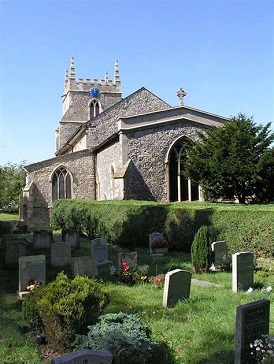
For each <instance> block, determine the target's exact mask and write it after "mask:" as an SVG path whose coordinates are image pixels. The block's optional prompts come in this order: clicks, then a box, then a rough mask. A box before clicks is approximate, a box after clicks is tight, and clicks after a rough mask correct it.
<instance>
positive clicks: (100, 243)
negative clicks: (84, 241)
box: [91, 238, 111, 265]
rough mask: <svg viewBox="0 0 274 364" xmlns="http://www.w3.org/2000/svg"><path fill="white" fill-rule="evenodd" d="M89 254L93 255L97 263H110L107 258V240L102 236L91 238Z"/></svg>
mask: <svg viewBox="0 0 274 364" xmlns="http://www.w3.org/2000/svg"><path fill="white" fill-rule="evenodd" d="M91 255H92V256H93V257H94V259H95V261H96V263H97V265H100V264H107V263H111V261H110V260H108V247H107V240H106V239H103V238H96V239H93V240H91Z"/></svg>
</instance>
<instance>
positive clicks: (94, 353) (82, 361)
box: [51, 349, 113, 364]
mask: <svg viewBox="0 0 274 364" xmlns="http://www.w3.org/2000/svg"><path fill="white" fill-rule="evenodd" d="M112 359H113V355H112V354H111V353H110V352H109V351H108V350H89V349H82V350H77V351H74V352H72V353H70V354H66V355H64V356H61V357H59V358H54V359H52V361H51V364H111V363H112Z"/></svg>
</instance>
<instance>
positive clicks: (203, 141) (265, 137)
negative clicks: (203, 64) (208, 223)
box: [184, 114, 274, 203]
mask: <svg viewBox="0 0 274 364" xmlns="http://www.w3.org/2000/svg"><path fill="white" fill-rule="evenodd" d="M270 125H271V123H268V124H267V125H266V126H261V125H259V126H257V125H255V123H254V122H253V119H252V118H248V117H247V116H245V115H243V114H239V115H238V116H237V117H233V118H232V119H231V120H230V121H228V122H225V125H224V127H213V128H210V129H208V130H207V133H206V134H205V133H199V137H200V140H199V141H197V142H196V143H194V146H193V148H192V149H189V151H188V154H187V158H186V161H185V168H184V169H185V170H186V174H187V176H188V177H190V178H191V180H192V181H194V182H196V183H199V184H200V185H201V186H202V187H203V189H204V190H205V193H206V197H207V199H209V200H212V199H213V200H217V199H219V198H224V199H228V200H234V199H235V198H237V199H238V200H239V202H240V203H247V202H254V201H255V202H260V203H262V202H263V203H268V202H271V201H274V187H273V180H274V168H273V167H274V148H273V147H272V148H271V143H272V141H273V140H274V133H271V129H270Z"/></svg>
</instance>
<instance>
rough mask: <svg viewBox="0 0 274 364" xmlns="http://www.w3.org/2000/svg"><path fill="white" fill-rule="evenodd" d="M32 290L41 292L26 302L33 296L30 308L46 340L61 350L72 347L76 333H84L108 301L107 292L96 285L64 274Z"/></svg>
mask: <svg viewBox="0 0 274 364" xmlns="http://www.w3.org/2000/svg"><path fill="white" fill-rule="evenodd" d="M40 290H41V291H40ZM35 291H37V292H40V294H39V295H38V298H37V296H35V295H34V296H33V295H31V294H30V295H29V296H28V297H27V298H26V300H25V302H28V301H29V300H32V299H33V297H34V299H35V302H30V303H29V306H30V307H31V306H32V305H33V306H34V309H35V310H37V311H38V314H39V317H40V318H41V320H42V322H43V325H44V328H45V332H46V335H47V338H48V340H49V341H50V342H51V343H53V344H55V345H60V346H64V347H65V346H69V345H70V344H71V342H72V340H73V338H74V335H75V334H76V333H79V334H80V333H84V332H85V330H86V326H87V324H93V323H95V322H96V320H97V318H98V316H99V315H100V313H101V312H102V310H103V308H104V307H105V306H106V305H107V304H108V302H109V295H108V293H107V291H106V290H105V289H104V288H103V287H102V286H101V285H100V284H99V283H97V282H95V281H94V280H92V279H89V278H87V277H80V276H76V278H74V279H73V280H70V279H68V277H67V276H66V275H65V274H64V273H59V274H58V276H57V277H56V280H54V281H52V282H51V283H49V284H48V285H46V286H44V287H42V288H39V289H37V290H35ZM35 291H34V292H35ZM25 302H24V304H23V306H25ZM27 308H28V306H27ZM34 309H33V310H34ZM29 311H30V310H27V309H26V308H25V309H24V310H23V312H24V317H25V319H26V321H27V322H28V323H29V324H31V322H30V319H29V317H31V315H30V314H29V315H27V314H26V312H29Z"/></svg>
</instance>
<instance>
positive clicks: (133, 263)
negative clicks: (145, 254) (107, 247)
mask: <svg viewBox="0 0 274 364" xmlns="http://www.w3.org/2000/svg"><path fill="white" fill-rule="evenodd" d="M122 261H125V262H126V263H127V264H128V265H129V268H130V269H136V267H137V252H131V253H118V269H120V268H121V262H122Z"/></svg>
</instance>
